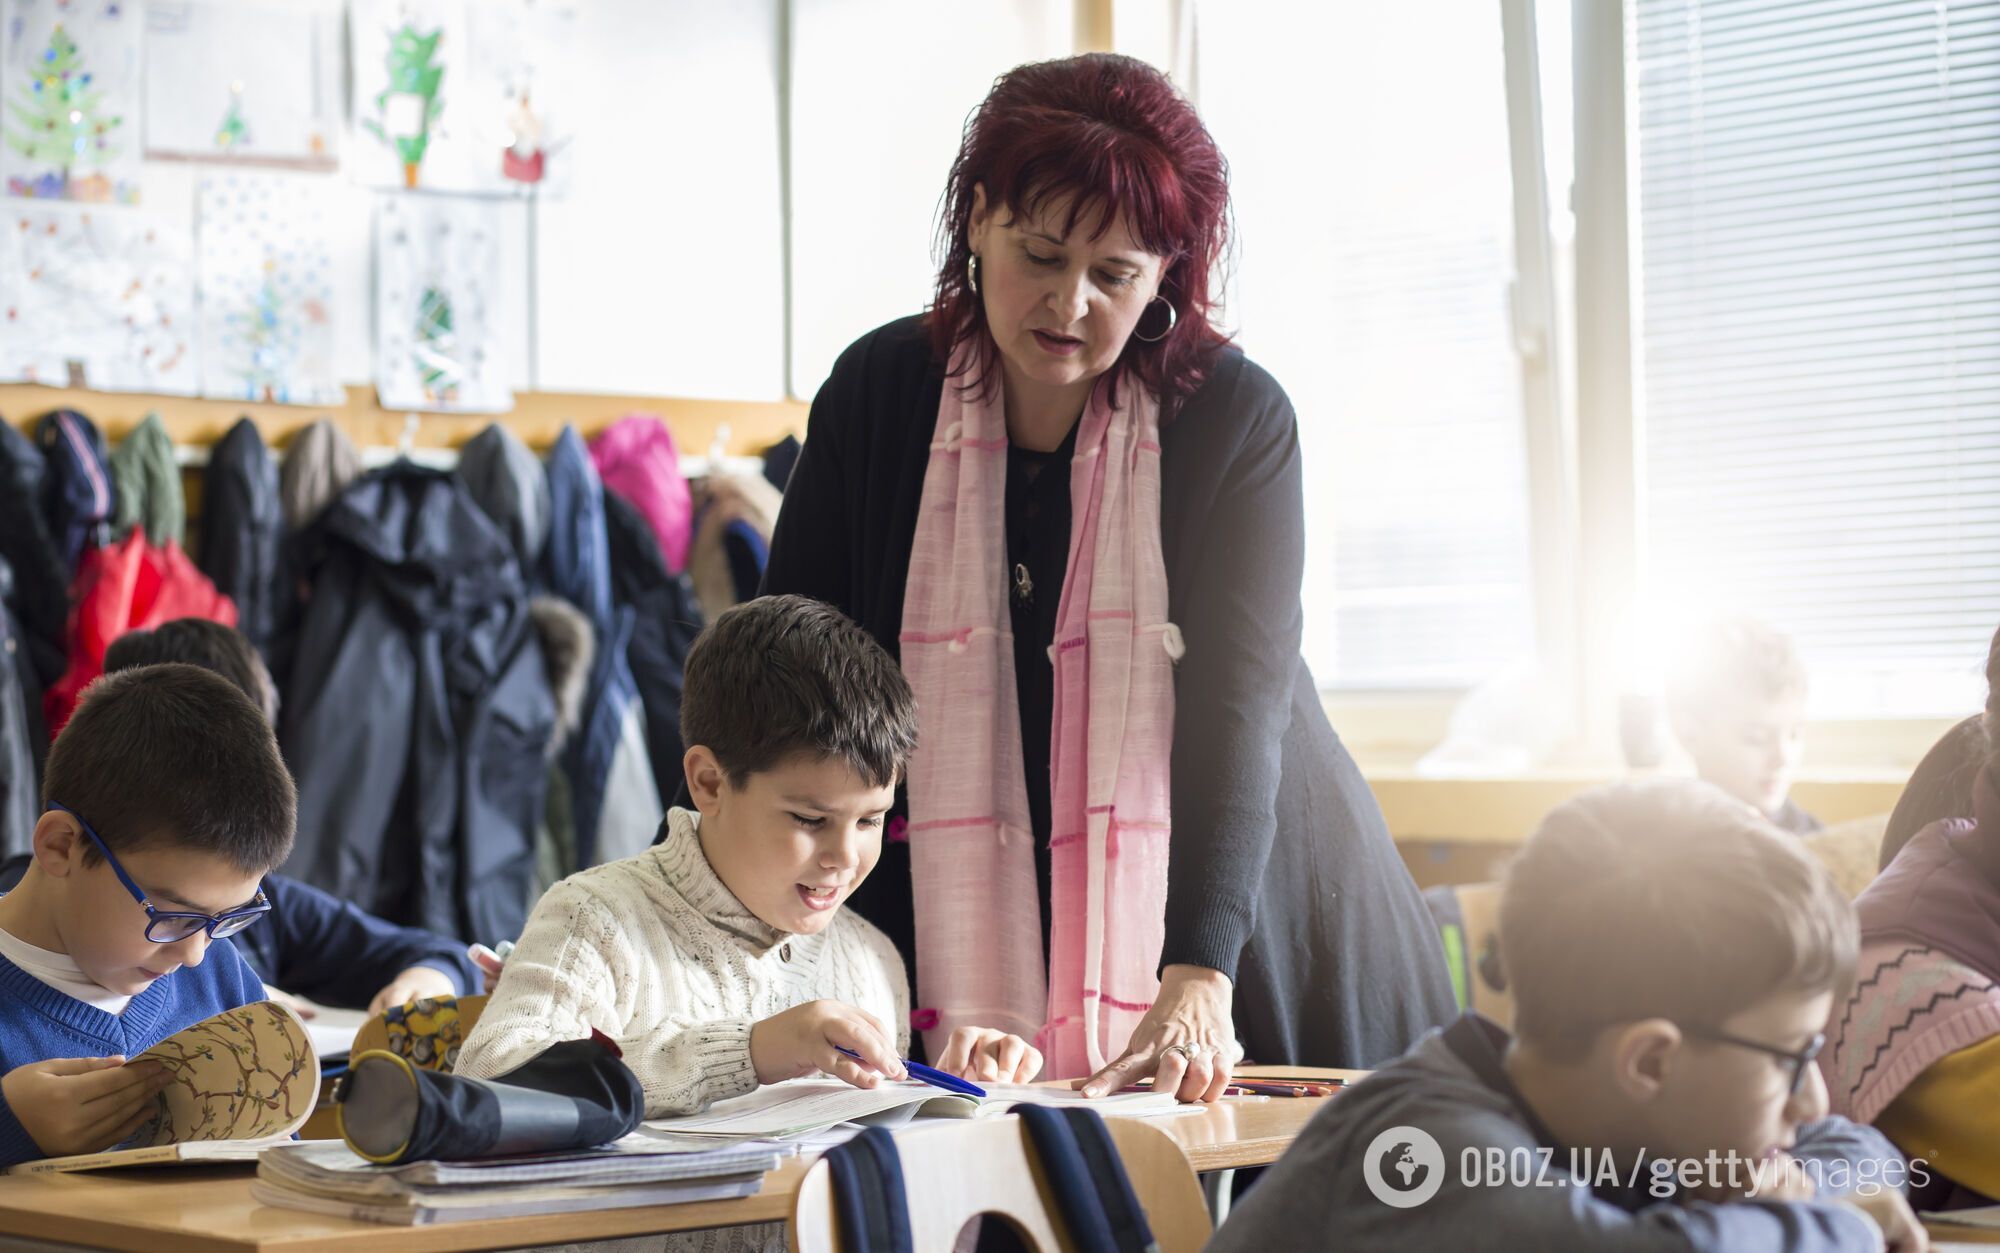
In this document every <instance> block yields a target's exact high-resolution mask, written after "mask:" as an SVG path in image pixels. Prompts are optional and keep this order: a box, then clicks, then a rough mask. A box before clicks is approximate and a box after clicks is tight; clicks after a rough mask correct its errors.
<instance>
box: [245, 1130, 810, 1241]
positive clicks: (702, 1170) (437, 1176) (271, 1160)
mask: <svg viewBox="0 0 2000 1253" xmlns="http://www.w3.org/2000/svg"><path fill="white" fill-rule="evenodd" d="M789 1152H790V1148H789V1146H787V1145H782V1144H777V1143H774V1142H772V1141H769V1140H761V1141H759V1140H747V1141H739V1140H716V1139H701V1140H691V1139H685V1138H679V1137H673V1136H664V1135H659V1134H657V1133H647V1132H637V1133H634V1134H632V1135H630V1136H627V1137H625V1138H624V1139H622V1140H619V1141H617V1142H616V1143H614V1144H608V1145H605V1146H604V1147H603V1148H598V1149H590V1150H586V1151H584V1152H579V1153H547V1154H534V1155H523V1156H520V1157H507V1158H492V1159H488V1160H484V1161H478V1162H409V1163H405V1164H403V1165H399V1166H377V1165H375V1164H374V1163H372V1162H368V1161H366V1160H364V1159H362V1158H361V1157H359V1156H358V1155H356V1154H355V1153H354V1152H353V1151H352V1150H350V1149H349V1148H348V1147H347V1146H346V1144H344V1143H341V1142H339V1141H334V1140H314V1141H308V1142H305V1143H302V1144H281V1145H278V1146H275V1147H273V1148H270V1149H267V1150H265V1152H264V1153H263V1154H262V1155H261V1156H259V1157H258V1159H257V1178H256V1179H255V1180H254V1181H252V1183H251V1185H250V1194H251V1196H252V1197H254V1198H256V1199H257V1200H258V1201H260V1202H262V1203H263V1204H265V1205H275V1206H278V1207H280V1208H283V1209H296V1210H306V1211H309V1212H312V1213H317V1214H337V1215H340V1216H342V1217H345V1218H358V1219H363V1220H365V1221H369V1222H380V1223H395V1224H399V1225H403V1226H426V1225H429V1224H432V1223H447V1222H469V1221H471V1220H473V1219H483V1218H508V1217H512V1216H513V1215H516V1214H563V1213H571V1212H574V1211H577V1210H585V1209H623V1208H629V1207H632V1206H640V1205H674V1204H679V1203H681V1202H684V1201H720V1200H732V1199H734V1198H736V1197H743V1196H749V1195H751V1194H752V1193H754V1192H756V1191H757V1190H758V1188H759V1187H760V1186H761V1183H762V1180H763V1178H764V1173H765V1172H766V1171H769V1170H771V1169H773V1168H774V1167H776V1166H777V1165H778V1163H779V1162H780V1161H781V1160H783V1158H784V1157H785V1156H786V1155H787V1154H788V1153H789Z"/></svg>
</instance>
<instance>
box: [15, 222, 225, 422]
mask: <svg viewBox="0 0 2000 1253" xmlns="http://www.w3.org/2000/svg"><path fill="white" fill-rule="evenodd" d="M189 243H190V241H189V239H188V232H187V230H186V229H185V228H184V227H176V226H174V225H172V224H170V223H168V222H166V221H164V220H162V219H160V218H158V217H156V216H154V215H152V214H149V213H145V212H142V211H138V210H125V209H92V208H87V207H81V206H55V205H47V206H44V205H31V204H26V203H23V202H21V201H14V202H12V203H10V204H8V205H6V206H4V212H0V379H6V380H18V381H22V382H30V383H49V384H53V385H55V386H59V387H60V386H64V385H66V384H67V383H69V381H70V369H69V366H70V363H72V362H74V363H76V364H77V365H78V366H80V367H81V369H82V370H83V379H82V382H83V384H84V385H87V386H89V387H93V388H96V389H98V390H100V391H134V392H164V393H168V394H170V395H176V396H191V395H193V394H194V392H195V387H196V383H197V381H198V380H197V370H196V344H195V321H194V274H193V270H192V267H191V266H190V265H189V258H188V252H189Z"/></svg>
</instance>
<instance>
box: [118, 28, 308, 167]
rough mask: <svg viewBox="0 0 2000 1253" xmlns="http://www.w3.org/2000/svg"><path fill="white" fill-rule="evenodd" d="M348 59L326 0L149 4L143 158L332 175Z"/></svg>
mask: <svg viewBox="0 0 2000 1253" xmlns="http://www.w3.org/2000/svg"><path fill="white" fill-rule="evenodd" d="M344 51H345V49H344V46H343V39H342V35H341V24H340V8H339V6H338V5H337V4H329V3H326V2H325V0H318V2H315V0H231V2H230V3H228V4H222V3H217V2H215V0H152V2H151V3H150V4H148V5H147V6H146V155H147V156H148V157H152V158H156V159H158V158H166V159H180V160H201V161H211V162H214V161H222V162H245V163H255V164H264V165H280V166H289V167H292V168H296V169H303V170H323V171H330V170H333V169H334V168H335V167H336V166H337V164H338V158H339V150H340V131H341V127H342V120H341V116H340V105H341V95H340V93H341V73H342V68H343V67H342V63H341V56H342V53H343V52H344Z"/></svg>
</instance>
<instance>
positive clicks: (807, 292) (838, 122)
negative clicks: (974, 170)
mask: <svg viewBox="0 0 2000 1253" xmlns="http://www.w3.org/2000/svg"><path fill="white" fill-rule="evenodd" d="M792 14H793V17H792V96H791V113H792V303H793V309H794V316H793V327H794V340H793V344H792V380H791V382H792V389H793V390H794V391H796V392H797V393H798V394H799V395H801V396H811V395H812V394H813V393H814V392H816V391H818V390H819V385H820V384H821V383H822V382H823V381H825V379H826V375H827V371H828V370H829V369H830V368H831V367H832V365H833V361H834V358H835V357H838V356H839V355H840V352H841V350H842V349H843V348H845V347H847V345H848V344H849V343H851V342H852V341H853V340H854V339H856V338H857V337H859V336H860V335H862V334H863V333H865V332H867V331H869V330H872V329H873V328H875V327H877V326H879V325H881V324H882V323H884V322H887V321H890V320H891V319H894V318H899V317H903V316H905V315H907V314H911V313H917V312H920V311H921V310H922V309H923V308H924V306H925V305H926V304H928V303H929V302H930V297H931V292H932V288H933V287H934V275H935V270H934V269H933V268H932V265H931V238H932V229H933V226H934V222H935V217H936V213H937V210H938V198H939V196H940V195H942V194H943V192H944V185H945V176H946V175H947V174H949V173H950V172H951V162H952V158H953V157H954V156H956V155H957V153H958V142H959V136H960V133H961V131H962V129H963V127H964V125H965V120H966V118H967V116H968V115H969V114H970V113H971V112H972V110H973V109H975V108H977V107H978V105H979V102H980V101H981V100H983V99H985V98H986V93H987V91H988V90H989V89H990V88H991V87H992V86H993V80H994V79H995V78H997V77H998V76H999V75H1001V74H1003V73H1005V72H1006V71H1007V70H1009V69H1012V68H1013V67H1014V66H1016V65H1019V64H1020V63H1021V62H1023V61H1037V60H1043V59H1045V58H1048V57H1060V56H1067V55H1069V53H1070V45H1071V41H1072V37H1073V27H1072V21H1073V18H1072V15H1071V6H1070V4H1069V3H1067V2H1066V0H954V2H953V3H949V4H940V3H936V0H793V4H792Z"/></svg>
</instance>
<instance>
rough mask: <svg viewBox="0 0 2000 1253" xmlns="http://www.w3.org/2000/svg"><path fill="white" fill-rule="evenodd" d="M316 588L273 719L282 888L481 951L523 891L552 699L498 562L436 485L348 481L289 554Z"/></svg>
mask: <svg viewBox="0 0 2000 1253" xmlns="http://www.w3.org/2000/svg"><path fill="white" fill-rule="evenodd" d="M298 551H299V556H300V559H301V562H302V564H301V567H300V569H301V572H302V573H303V575H304V577H305V578H306V579H307V581H308V582H309V583H310V584H311V587H312V594H311V595H310V596H309V597H308V598H307V599H306V601H305V608H304V612H303V615H302V617H301V620H300V630H299V634H298V638H297V644H296V653H295V655H294V656H293V658H292V661H291V665H290V678H289V682H288V684H287V685H286V688H285V691H284V708H283V710H282V712H281V713H280V715H279V733H278V740H279V743H280V744H281V745H282V746H283V747H284V750H285V759H286V760H287V761H289V762H290V763H291V765H292V768H293V771H294V773H295V774H296V775H297V776H298V782H299V838H298V842H297V843H296V844H294V845H293V847H292V855H291V859H290V860H289V861H288V862H286V864H285V872H286V873H287V874H291V875H295V876H297V877H299V878H301V879H304V880H306V881H307V882H309V883H312V884H314V885H315V886H317V887H321V888H324V889H326V890H327V891H329V892H332V893H333V894H334V895H335V896H337V897H339V898H341V899H343V900H351V901H353V902H355V903H356V904H358V905H360V906H361V907H362V908H364V909H366V910H368V911H369V912H370V913H373V914H379V915H381V916H382V917H385V918H389V919H391V920H393V921H396V922H400V923H403V924H405V925H410V926H420V927H424V928H425V929H427V930H430V931H436V932H442V933H445V934H448V935H455V936H461V937H463V938H465V939H467V940H477V941H479V942H481V943H484V944H497V943H499V942H500V941H502V940H507V939H512V938H513V937H515V936H517V935H519V934H520V932H521V926H522V924H523V923H525V922H526V921H527V918H528V907H529V905H530V904H531V903H532V899H533V893H534V888H535V829H536V825H537V823H538V821H539V820H540V818H541V814H542V805H543V800H544V798H545V795H546V793H547V786H548V770H547V765H546V759H545V757H544V755H543V754H544V753H545V752H546V751H547V748H548V743H549V738H550V736H551V735H553V734H554V732H555V723H556V706H555V697H554V695H553V694H552V693H551V692H550V690H549V678H548V674H547V670H546V667H545V666H544V664H543V659H542V650H541V648H540V647H539V645H538V643H537V640H536V637H535V632H534V625H533V623H532V621H531V619H530V616H529V609H528V590H527V587H526V585H525V583H524V581H523V580H522V577H521V569H520V564H519V562H518V561H517V560H516V559H515V556H514V549H513V546H512V545H510V544H509V543H508V542H507V539H506V537H505V536H503V535H502V534H501V533H500V531H499V529H498V528H496V527H495V526H494V525H493V523H492V522H491V521H490V520H489V519H488V518H487V516H486V514H485V513H484V512H483V511H482V510H481V509H480V507H479V505H478V504H477V503H475V502H474V501H473V499H472V497H471V496H470V495H469V494H468V493H467V492H466V490H465V488H464V487H463V485H461V484H460V483H458V482H457V481H456V480H455V479H453V478H452V477H451V476H450V475H446V474H441V473H438V472H437V471H434V470H426V469H423V468H421V467H419V466H415V465H412V464H411V463H409V462H407V461H399V462H397V463H396V464H394V465H391V466H387V467H384V468H383V469H380V470H376V471H374V472H372V473H370V474H366V475H363V476H362V477H361V478H359V479H357V480H355V482H354V483H352V484H351V485H350V486H349V487H348V488H347V489H346V490H345V491H343V492H342V493H341V494H340V496H339V497H338V498H336V499H335V500H334V502H333V503H332V504H331V505H329V506H327V509H326V511H325V512H324V513H322V514H321V515H320V517H319V520H318V521H317V522H316V523H315V524H314V525H313V526H312V528H311V529H310V530H308V531H307V532H306V534H305V536H304V538H303V540H302V542H301V543H300V545H299V550H298Z"/></svg>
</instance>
